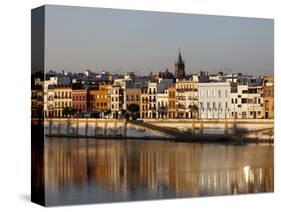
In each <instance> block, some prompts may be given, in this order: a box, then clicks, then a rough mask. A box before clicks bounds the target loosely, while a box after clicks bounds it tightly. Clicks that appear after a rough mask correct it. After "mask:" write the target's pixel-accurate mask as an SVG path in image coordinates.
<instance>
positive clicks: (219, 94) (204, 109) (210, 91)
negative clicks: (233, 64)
mask: <svg viewBox="0 0 281 212" xmlns="http://www.w3.org/2000/svg"><path fill="white" fill-rule="evenodd" d="M230 92H231V85H230V83H226V82H215V83H198V94H199V98H198V102H199V118H201V119H219V118H222V119H224V118H230V117H231V112H230V103H231V96H230Z"/></svg>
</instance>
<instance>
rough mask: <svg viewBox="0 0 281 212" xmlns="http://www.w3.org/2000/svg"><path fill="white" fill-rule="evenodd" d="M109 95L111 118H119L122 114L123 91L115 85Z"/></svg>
mask: <svg viewBox="0 0 281 212" xmlns="http://www.w3.org/2000/svg"><path fill="white" fill-rule="evenodd" d="M109 95H110V110H111V118H118V117H120V116H121V113H122V105H123V89H122V88H121V87H120V86H115V85H113V86H111V88H110V90H109Z"/></svg>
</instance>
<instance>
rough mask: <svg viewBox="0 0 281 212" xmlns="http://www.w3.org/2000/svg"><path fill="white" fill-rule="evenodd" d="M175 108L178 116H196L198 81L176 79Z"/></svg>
mask: <svg viewBox="0 0 281 212" xmlns="http://www.w3.org/2000/svg"><path fill="white" fill-rule="evenodd" d="M176 99H177V101H176V108H177V117H178V118H196V117H197V114H198V82H196V81H189V80H185V79H183V80H177V81H176Z"/></svg>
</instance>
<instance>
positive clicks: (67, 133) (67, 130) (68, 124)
mask: <svg viewBox="0 0 281 212" xmlns="http://www.w3.org/2000/svg"><path fill="white" fill-rule="evenodd" d="M69 128H70V119H69V117H68V118H67V127H66V135H69Z"/></svg>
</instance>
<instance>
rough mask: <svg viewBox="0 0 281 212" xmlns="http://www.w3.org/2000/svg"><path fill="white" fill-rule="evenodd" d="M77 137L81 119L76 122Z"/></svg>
mask: <svg viewBox="0 0 281 212" xmlns="http://www.w3.org/2000/svg"><path fill="white" fill-rule="evenodd" d="M76 135H77V136H78V135H79V117H78V118H77V120H76Z"/></svg>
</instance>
